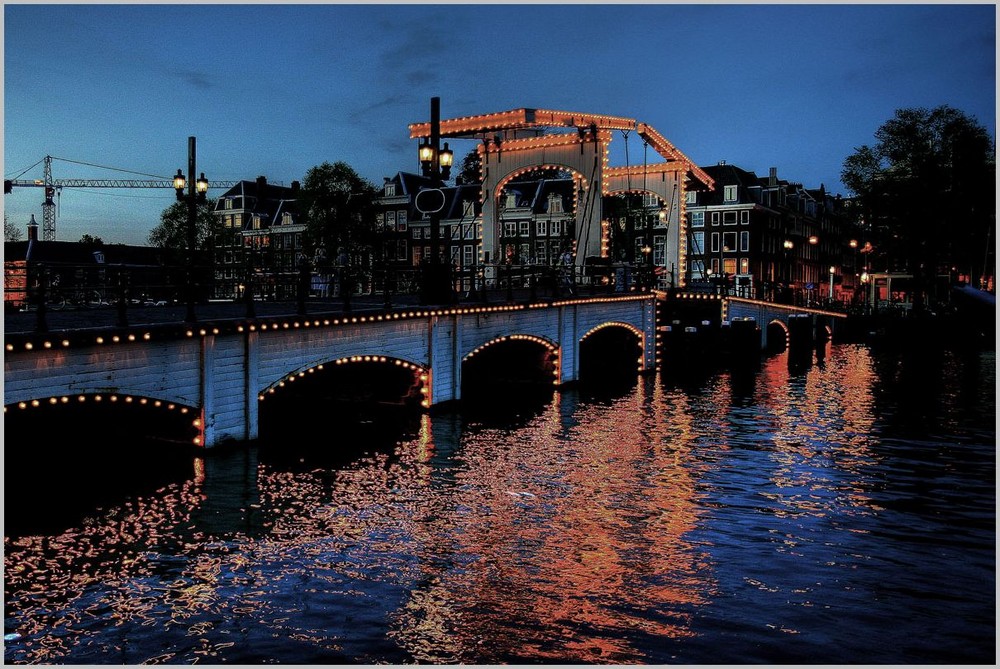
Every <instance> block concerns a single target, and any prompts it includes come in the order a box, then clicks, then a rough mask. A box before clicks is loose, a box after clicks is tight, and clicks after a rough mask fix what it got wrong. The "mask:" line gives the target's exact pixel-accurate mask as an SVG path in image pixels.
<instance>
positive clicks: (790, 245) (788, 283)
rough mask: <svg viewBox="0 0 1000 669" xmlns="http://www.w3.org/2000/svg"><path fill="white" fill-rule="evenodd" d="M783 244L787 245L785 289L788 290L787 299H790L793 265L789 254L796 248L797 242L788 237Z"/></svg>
mask: <svg viewBox="0 0 1000 669" xmlns="http://www.w3.org/2000/svg"><path fill="white" fill-rule="evenodd" d="M782 246H784V247H785V290H786V291H787V292H786V298H785V299H788V298H790V297H791V294H792V265H791V263H789V262H788V254H789V253H791V251H792V249H793V248H795V243H794V242H793V241H792V240H791V239H786V240H785V241H784V242H783V243H782Z"/></svg>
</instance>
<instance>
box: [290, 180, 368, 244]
mask: <svg viewBox="0 0 1000 669" xmlns="http://www.w3.org/2000/svg"><path fill="white" fill-rule="evenodd" d="M377 196H378V191H377V190H376V188H375V186H374V185H372V184H371V182H369V181H368V180H366V179H363V178H362V177H360V176H358V173H357V172H355V171H354V169H353V168H352V167H351V166H350V165H348V164H347V163H345V162H342V161H337V162H335V163H333V164H331V163H328V162H324V163H323V164H322V165H317V166H316V167H313V168H311V169H310V170H309V171H308V172H307V173H306V176H305V178H304V179H303V180H302V188H301V190H300V191H299V195H298V198H297V202H298V207H299V211H300V212H301V214H302V216H303V217H304V219H305V224H306V245H307V247H310V249H311V251H312V253H308V255H310V256H312V255H314V254H315V251H316V250H317V249H319V248H321V247H322V248H325V249H326V255H327V257H331V258H333V257H336V256H337V255H339V252H340V251H341V250H343V251H346V252H347V253H348V254H349V255H350V256H352V257H356V256H358V255H359V254H361V253H362V251H363V249H367V248H368V247H370V246H371V245H373V243H374V242H375V239H376V226H375V214H376V209H375V200H376V197H377Z"/></svg>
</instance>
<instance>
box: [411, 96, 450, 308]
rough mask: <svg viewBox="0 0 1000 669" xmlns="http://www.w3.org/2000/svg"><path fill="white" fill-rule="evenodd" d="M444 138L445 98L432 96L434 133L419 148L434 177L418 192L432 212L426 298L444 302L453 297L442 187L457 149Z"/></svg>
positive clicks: (422, 206) (423, 208)
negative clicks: (445, 258) (444, 251)
mask: <svg viewBox="0 0 1000 669" xmlns="http://www.w3.org/2000/svg"><path fill="white" fill-rule="evenodd" d="M440 140H441V98H438V97H433V98H431V136H430V138H425V140H424V141H423V142H421V143H420V147H419V148H418V151H417V153H418V157H419V158H420V167H421V170H422V172H423V175H424V176H425V177H428V178H429V179H430V180H431V186H430V188H428V189H425V190H423V191H420V192H419V193H417V197H416V198H415V204H416V206H417V210H418V211H420V212H421V213H425V214H427V215H429V216H430V229H431V257H430V262H429V264H428V266H427V267H426V268H425V272H424V280H423V302H424V303H427V304H440V303H443V302H446V301H450V299H449V296H448V289H449V285H448V283H449V281H448V266H447V265H445V264H443V263H442V262H441V250H440V248H439V246H440V244H441V209H442V208H443V207H444V201H445V197H444V192H443V191H442V190H441V187H442V186H443V185H444V182H445V181H446V180H447V179H448V178H449V177H450V176H451V166H452V164H453V162H454V159H455V153H454V152H453V151H452V150H451V149H449V148H448V143H447V142H445V144H444V148H443V149H442V148H440V147H439V144H440Z"/></svg>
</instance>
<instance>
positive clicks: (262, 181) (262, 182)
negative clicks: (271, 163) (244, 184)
mask: <svg viewBox="0 0 1000 669" xmlns="http://www.w3.org/2000/svg"><path fill="white" fill-rule="evenodd" d="M265 188H267V177H257V197H263V196H264V189H265Z"/></svg>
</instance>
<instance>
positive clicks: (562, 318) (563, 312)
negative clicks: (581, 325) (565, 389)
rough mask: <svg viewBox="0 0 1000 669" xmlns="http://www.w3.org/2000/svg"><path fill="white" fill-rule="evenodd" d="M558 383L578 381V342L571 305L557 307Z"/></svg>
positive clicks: (575, 311) (573, 310)
mask: <svg viewBox="0 0 1000 669" xmlns="http://www.w3.org/2000/svg"><path fill="white" fill-rule="evenodd" d="M559 351H560V360H559V383H560V384H563V383H571V382H573V381H576V380H578V379H579V374H580V340H579V337H578V336H577V310H576V307H575V306H573V305H568V306H562V307H559Z"/></svg>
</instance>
